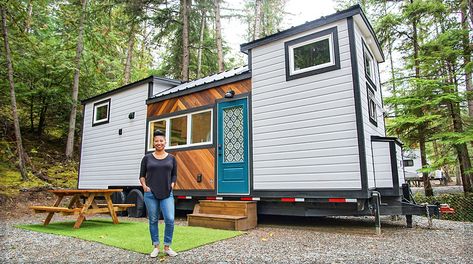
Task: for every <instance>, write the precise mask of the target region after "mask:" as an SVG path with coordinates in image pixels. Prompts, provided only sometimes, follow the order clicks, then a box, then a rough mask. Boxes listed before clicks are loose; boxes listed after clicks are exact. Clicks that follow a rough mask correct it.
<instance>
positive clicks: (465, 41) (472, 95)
mask: <svg viewBox="0 0 473 264" xmlns="http://www.w3.org/2000/svg"><path fill="white" fill-rule="evenodd" d="M467 2H470V4H471V1H468V0H463V3H462V5H461V10H460V11H461V24H462V29H463V30H464V31H465V32H466V33H465V34H464V35H463V38H462V46H463V60H464V64H465V65H467V64H468V63H470V62H471V49H470V41H469V37H468V32H470V26H469V25H468V19H467ZM470 11H471V10H470ZM464 69H465V88H466V92H467V96H466V98H467V102H468V114H469V115H470V117H473V87H472V84H471V70H469V69H468V67H464Z"/></svg>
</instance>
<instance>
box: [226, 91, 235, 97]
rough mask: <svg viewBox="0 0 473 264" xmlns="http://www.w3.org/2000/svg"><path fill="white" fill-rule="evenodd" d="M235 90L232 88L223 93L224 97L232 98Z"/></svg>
mask: <svg viewBox="0 0 473 264" xmlns="http://www.w3.org/2000/svg"><path fill="white" fill-rule="evenodd" d="M234 95H235V92H234V91H233V90H229V91H227V92H226V93H225V98H233V96H234Z"/></svg>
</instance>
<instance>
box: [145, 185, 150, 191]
mask: <svg viewBox="0 0 473 264" xmlns="http://www.w3.org/2000/svg"><path fill="white" fill-rule="evenodd" d="M143 191H144V192H151V188H149V187H148V186H146V185H145V186H143Z"/></svg>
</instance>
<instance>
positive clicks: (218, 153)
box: [217, 144, 222, 156]
mask: <svg viewBox="0 0 473 264" xmlns="http://www.w3.org/2000/svg"><path fill="white" fill-rule="evenodd" d="M217 155H219V156H222V144H218V145H217Z"/></svg>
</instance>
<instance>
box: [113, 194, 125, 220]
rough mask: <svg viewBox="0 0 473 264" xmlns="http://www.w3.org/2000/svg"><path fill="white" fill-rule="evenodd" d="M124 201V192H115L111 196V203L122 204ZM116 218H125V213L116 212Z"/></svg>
mask: <svg viewBox="0 0 473 264" xmlns="http://www.w3.org/2000/svg"><path fill="white" fill-rule="evenodd" d="M125 200H126V195H125V193H124V192H116V193H113V194H112V202H113V203H114V204H124V203H125ZM117 215H118V216H126V215H127V212H126V211H120V212H117Z"/></svg>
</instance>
